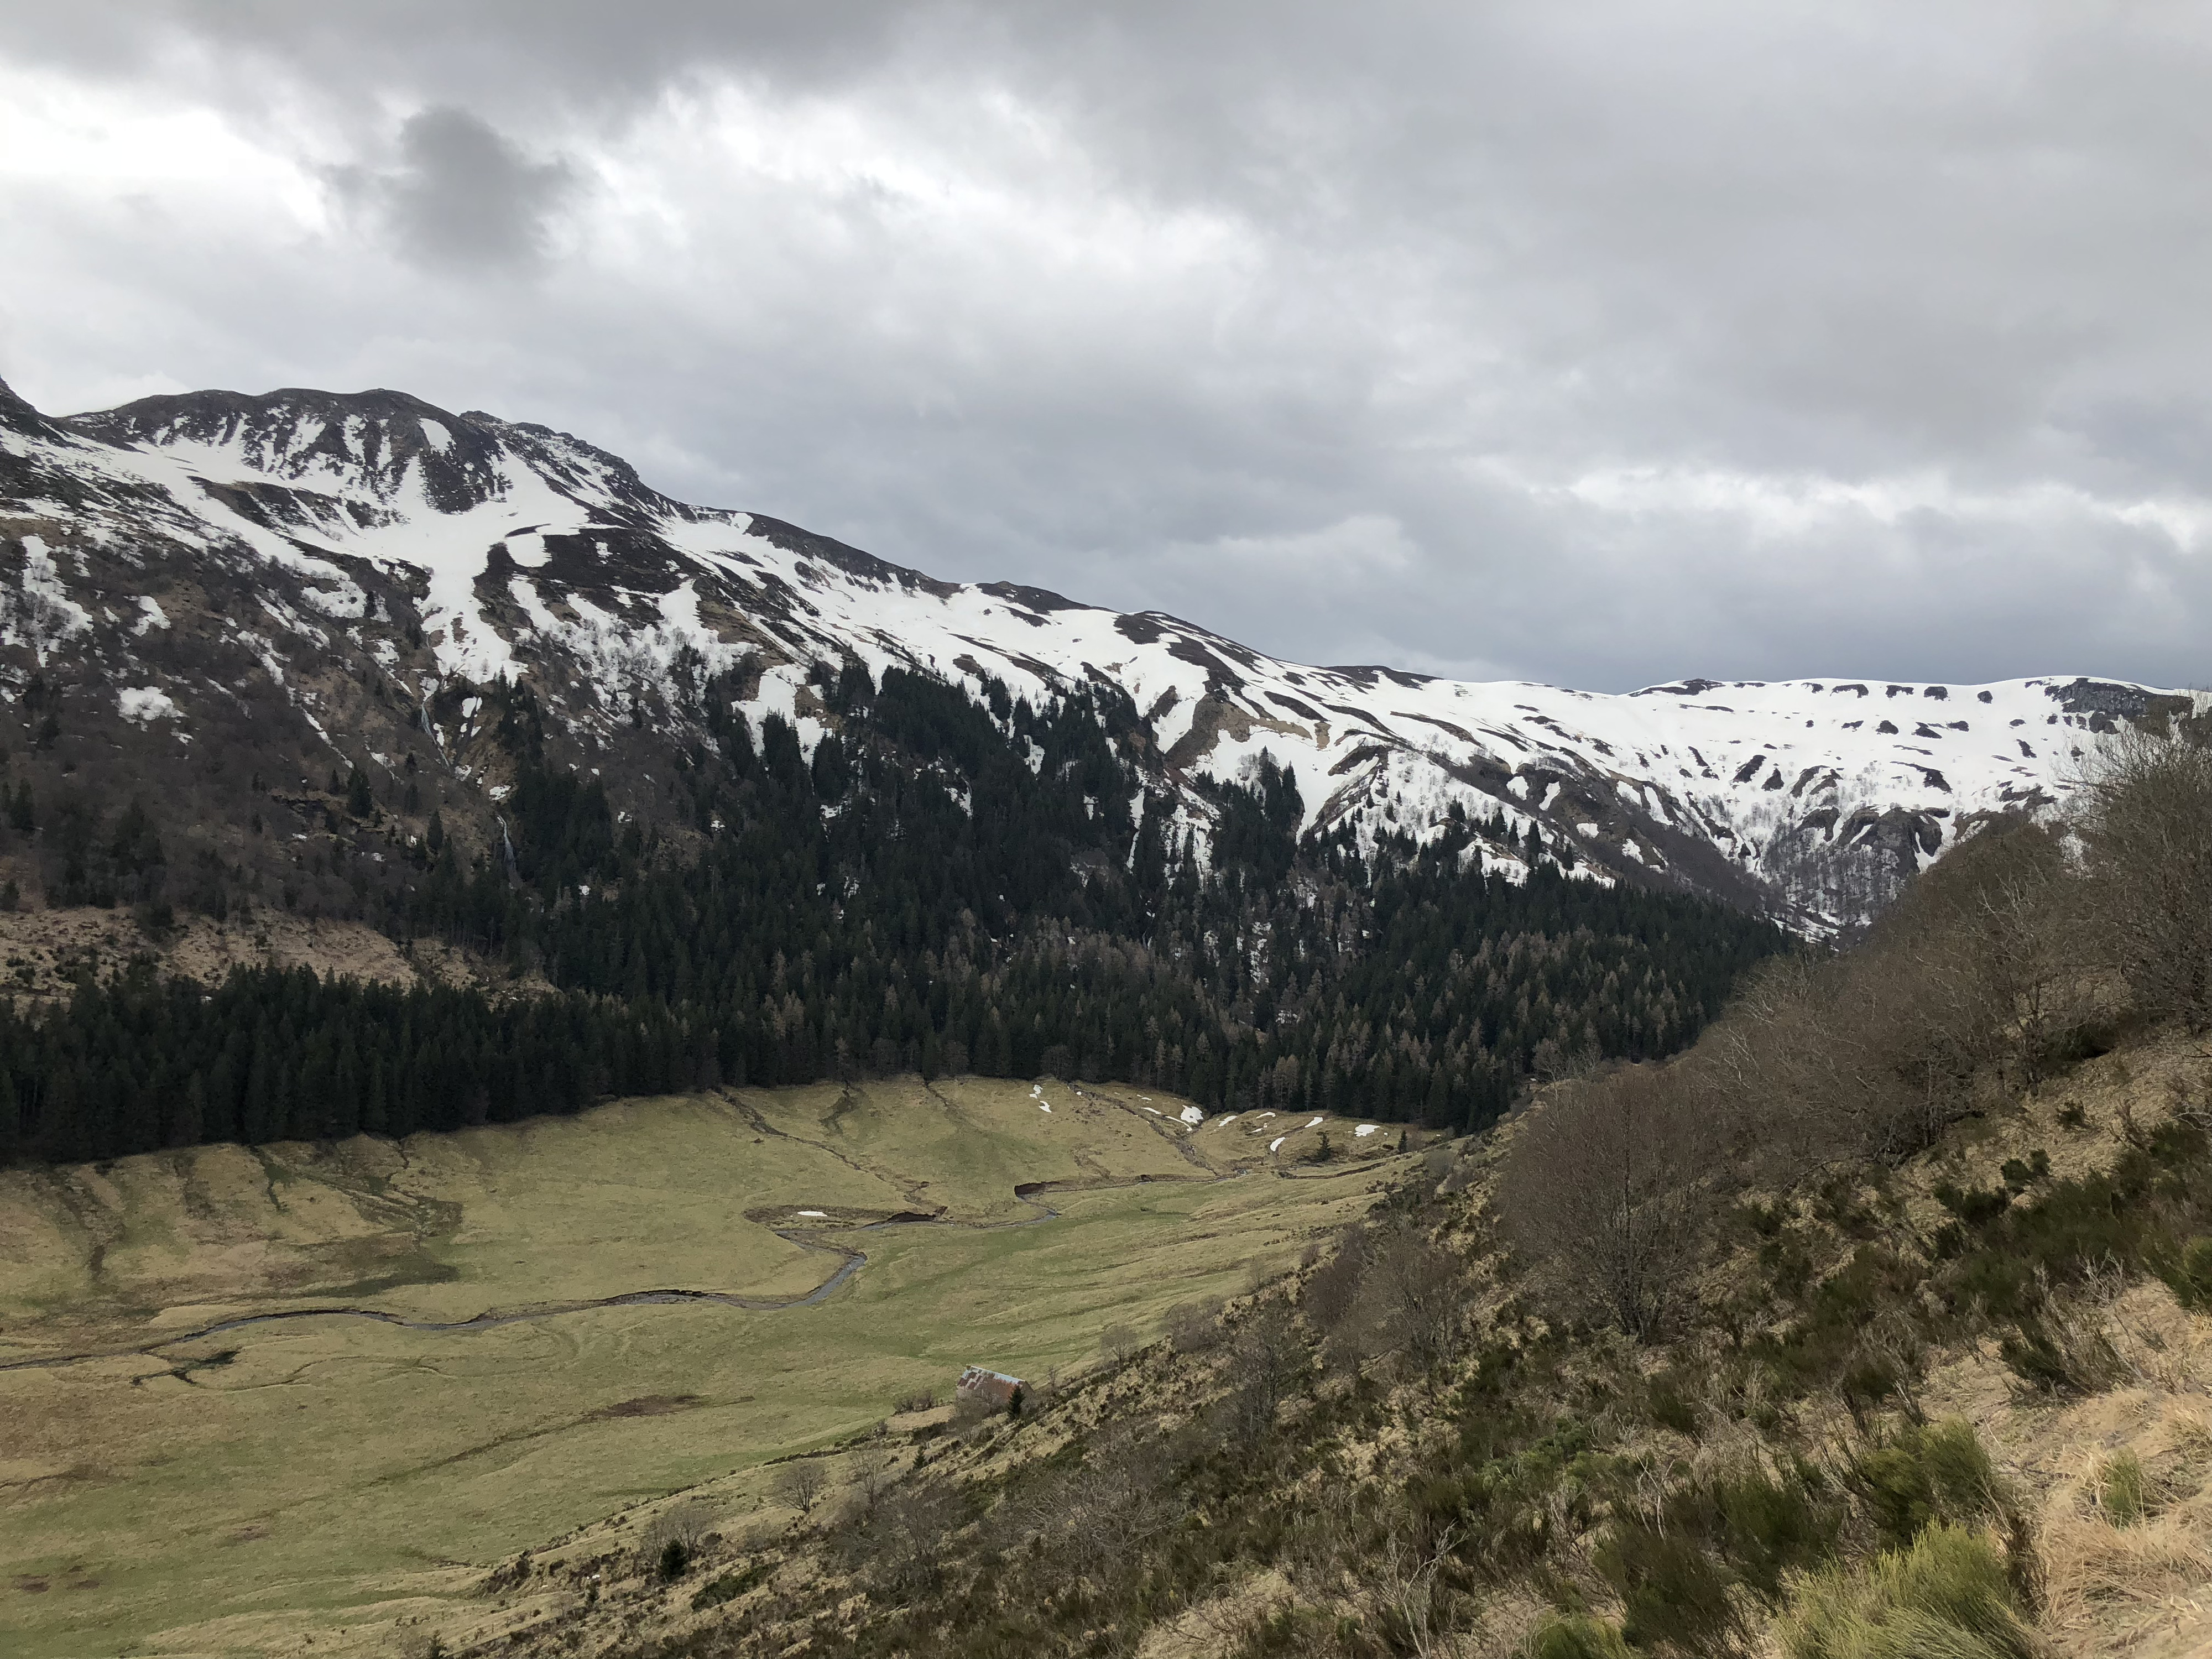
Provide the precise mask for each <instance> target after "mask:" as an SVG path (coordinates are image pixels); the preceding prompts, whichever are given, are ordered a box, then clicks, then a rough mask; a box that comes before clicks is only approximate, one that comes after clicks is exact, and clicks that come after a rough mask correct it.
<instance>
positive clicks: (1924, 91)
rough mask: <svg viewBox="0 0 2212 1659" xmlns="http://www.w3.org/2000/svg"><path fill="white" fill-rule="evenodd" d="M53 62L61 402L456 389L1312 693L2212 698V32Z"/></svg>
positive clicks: (43, 34)
mask: <svg viewBox="0 0 2212 1659" xmlns="http://www.w3.org/2000/svg"><path fill="white" fill-rule="evenodd" d="M17 21H18V24H19V25H20V27H15V28H14V29H12V30H11V33H10V39H9V44H8V45H6V46H0V73H4V75H5V76H6V77H7V81H6V85H5V87H4V88H0V91H4V92H5V93H6V94H7V98H6V100H4V101H5V102H6V103H7V104H8V105H9V107H10V108H11V109H13V110H14V111H15V113H14V114H13V115H12V116H11V117H9V118H10V119H12V120H14V121H15V123H16V124H17V126H16V127H15V129H11V131H20V132H23V133H27V134H28V135H29V137H30V138H31V139H33V140H35V141H36V142H35V143H9V144H0V154H4V153H7V152H9V151H12V152H13V153H14V154H15V155H17V156H19V157H27V158H29V159H27V160H22V159H19V160H17V161H13V162H11V163H9V164H7V165H6V166H5V167H0V210H5V211H6V212H7V214H8V216H9V223H10V224H11V226H12V227H14V228H15V231H16V236H15V240H16V241H17V243H18V257H17V258H16V259H15V262H14V264H13V266H12V269H11V271H10V274H9V276H8V278H7V282H6V284H5V286H4V288H0V374H6V375H7V376H8V378H9V379H10V380H12V381H13V382H14V383H15V384H16V385H17V386H19V387H21V388H22V389H24V390H25V391H26V392H29V393H31V394H33V395H34V396H38V397H40V398H41V399H42V400H43V401H45V402H46V403H48V404H52V405H56V406H70V405H75V404H85V403H91V402H97V401H103V400H108V401H112V400H113V399H114V398H118V397H121V396H124V395H127V394H128V393H129V392H131V391H133V390H148V389H154V388H155V386H191V385H203V384H242V385H246V386H268V385H275V384H284V383H322V384H329V385H335V386H341V387H344V386H361V385H371V384H389V385H401V386H408V387H410V389H412V390H414V391H416V392H420V393H421V394H422V395H424V396H426V397H429V398H434V399H437V400H440V401H443V402H447V403H449V404H453V405H456V406H473V407H485V408H491V409H495V410H500V411H501V412H504V413H507V414H509V415H512V416H517V417H520V418H526V419H535V420H544V421H548V422H554V423H556V424H560V425H562V426H566V427H568V428H572V429H574V430H576V431H578V432H579V433H581V434H583V435H586V436H588V437H590V438H592V439H593V440H594V441H599V442H600V443H602V444H604V445H605V446H606V447H611V448H613V449H616V450H617V451H620V452H622V453H626V454H628V455H629V456H630V457H631V458H632V459H635V461H636V462H637V463H638V464H639V465H641V467H642V468H643V469H644V470H645V471H646V472H647V476H648V477H651V478H652V479H653V481H654V482H655V483H659V484H660V485H661V486H663V487H664V488H667V489H671V490H674V491H676V492H678V493H680V494H684V495H690V496H691V497H693V498H696V499H706V500H710V501H714V502H716V503H718V504H727V505H733V506H743V507H757V508H759V509H760V510H763V511H766V512H771V513H776V514H777V515H779V516H781V517H785V518H788V519H793V520H799V521H801V522H804V523H807V524H809V525H810V526H813V527H816V528H817V529H820V530H823V531H825V532H829V533H832V534H836V535H839V536H841V537H842V538H845V539H847V540H848V541H852V542H854V543H856V544H860V545H862V546H866V547H869V548H871V549H872V550H875V551H878V552H879V553H882V554H884V555H885V556H890V557H893V558H896V559H898V560H900V561H902V562H908V563H913V564H917V565H920V566H922V567H923V568H928V569H931V570H933V571H937V572H939V573H940V574H945V575H949V576H956V577H963V578H994V577H1011V578H1014V579H1017V580H1024V581H1030V582H1034V583H1037V584H1040V585H1043V586H1053V587H1058V588H1060V589H1062V590H1063V591H1066V592H1071V593H1073V594H1076V595H1079V596H1080V597H1083V598H1086V599H1095V600H1097V601H1099V602H1102V603H1109V604H1114V605H1121V606H1123V607H1125V608H1132V609H1134V608H1144V607H1158V608H1161V609H1166V610H1170V611H1176V612H1177V613H1178V614H1182V615H1184V616H1188V617H1193V618H1194V619H1196V620H1199V621H1201V622H1204V623H1207V624H1209V625H1211V626H1213V627H1216V628H1218V629H1222V630H1223V631H1225V632H1228V633H1231V634H1232V635H1237V636H1238V637H1241V638H1243V639H1245V640H1247V641H1249V642H1251V643H1253V644H1255V645H1258V646H1261V647H1264V648H1267V649H1270V650H1273V651H1276V652H1279V653H1284V654H1286V655H1291V656H1296V657H1302V658H1305V659H1322V660H1334V661H1342V660H1383V661H1391V662H1396V663H1401V664H1404V665H1410V666H1415V667H1423V668H1427V669H1430V670H1432V671H1450V672H1460V673H1469V674H1486V675H1487V674H1521V675H1528V676H1530V677H1533V678H1545V679H1550V680H1554V681H1560V682H1565V683H1571V684H1584V685H1589V686H1592V687H1594V688H1617V687H1620V686H1625V685H1629V684H1640V683H1646V682H1650V681H1655V680H1659V679H1663V678H1672V677H1674V676H1676V675H1679V674H1685V673H1691V672H1696V673H1704V674H1709V675H1715V676H1745V677H1749V676H1778V675H1790V674H1799V673H1817V674H1834V673H1850V674H1857V675H1888V676H1891V677H1893V678H1910V677H1916V676H1917V677H1925V678H1938V677H1942V678H1977V677H1984V676H1986V677H1996V676H1999V675H2004V674H2013V673H2027V672H2039V671H2063V672H2077V671H2090V672H2100V673H2110V674H2119V675H2127V676H2131V677H2135V678H2145V679H2152V680H2160V681H2165V682H2169V683H2172V682H2192V681H2195V682H2201V681H2203V680H2205V679H2207V678H2212V653H2208V652H2207V651H2206V648H2205V646H2204V641H2206V640H2207V639H2208V638H2212V311H2208V308H2207V307H2205V306H2204V305H2203V295H2204V294H2205V293H2206V292H2212V194H2209V193H2208V192H2212V185H2208V182H2207V179H2208V175H2207V174H2206V173H2204V170H2203V167H2202V165H2201V160H2202V157H2203V155H2205V154H2207V153H2208V152H2212V95H2208V92H2212V17H2208V15H2206V14H2204V13H2203V12H2202V11H2201V10H2199V9H2185V8H2137V9H2130V10H2118V11H2111V12H2101V13H2097V14H2094V15H2092V14H2089V13H2086V12H2083V11H2081V9H2077V8H2071V7H2063V6H2057V5H2052V6H2038V5H2033V4H2029V5H2022V4H2018V3H2008V4H1995V3H1990V4H1956V5H1947V6H1938V7H1928V6H1925V5H1904V4H1897V5H1884V4H1873V5H1869V6H1866V7H1858V8H1845V9H1837V8H1832V7H1831V8H1814V7H1811V6H1790V5H1778V6H1753V5H1747V4H1733V5H1711V4H1699V3H1694V0H1690V3H1684V4H1681V5H1675V6H1668V7H1664V8H1655V7H1650V6H1644V5H1632V4H1626V3H1619V4H1604V3H1600V4H1596V5H1592V6H1587V7H1558V6H1553V5H1538V4H1526V5H1520V4H1504V5H1498V6H1485V7H1467V6H1463V5H1442V4H1437V5H1414V4H1395V5H1394V4H1389V3H1382V4H1377V5H1375V6H1370V7H1361V8H1357V9H1354V8H1349V7H1344V6H1341V5H1331V6H1324V5H1320V4H1310V3H1301V0H1280V3H1270V4H1267V5H1259V4H1251V5H1244V4H1223V5H1217V6H1207V7H1200V8H1194V7H1174V6H1168V5H1165V4H1157V5H1155V4H1136V3H1119V4H1108V5H1103V6H1102V5H1088V6H1082V7H1078V6H1073V5H1061V4H1056V3H1052V0H1035V3H1029V4H1023V5H1018V6H1017V5H1010V4H1009V5H987V4H968V5H868V4H856V5H854V6H839V7H822V6H818V5H817V6H802V5H798V4H795V3H794V4H766V3H754V4H740V5H727V4H705V3H699V4H674V3H659V4H655V3H642V0H641V3H637V4H632V5H628V6H624V7H620V8H617V7H611V6H606V5H601V4H585V3H581V0H574V3H564V0H537V3H529V4H525V3H522V0H483V3H480V4H476V5H471V6H465V7H455V6H452V5H431V4H428V3H416V0H386V3H381V4H376V5H368V6H359V7H349V8H305V7H297V6H290V5H282V4H277V3H274V0H267V3H264V0H240V3H238V4H235V5H229V6H225V7H222V8H185V7H181V6H173V5H166V4H153V3H146V4H125V5H114V4H102V3H98V0H88V3H83V4H80V5H76V6H70V7H50V8H41V9H37V10H36V11H35V12H33V13H32V14H30V15H26V16H25V17H23V18H21V19H19V20H17ZM119 112H152V113H150V114H144V115H143V120H144V121H146V122H149V123H153V124H154V125H152V126H150V127H149V130H148V131H149V135H151V136H149V137H145V138H144V139H143V144H142V147H143V149H144V150H145V151H146V155H144V156H143V157H142V158H141V160H139V161H135V162H134V161H132V160H131V156H130V155H123V154H120V153H119V152H116V151H114V150H113V149H112V148H111V149H110V150H98V149H97V148H96V146H95V147H93V149H89V150H88V148H87V147H88V145H90V144H91V141H90V140H88V139H85V138H83V137H82V134H84V133H85V132H87V131H93V130H94V129H96V128H101V126H102V124H103V123H105V124H106V126H107V127H108V128H112V130H114V131H129V130H131V129H130V124H129V122H128V121H126V120H124V119H122V118H121V115H120V113H119ZM164 121H166V122H167V123H169V124H170V125H169V126H166V127H165V126H161V125H160V123H161V122H164ZM194 123H198V124H200V125H193V124H194ZM25 124H28V125H25ZM172 129H173V130H174V131H178V132H182V133H187V134H199V135H201V137H199V138H196V139H194V140H193V142H206V143H216V140H214V139H209V138H206V137H205V131H206V130H210V129H211V130H214V131H219V132H220V133H221V134H222V135H224V136H223V137H222V140H221V142H222V143H224V144H228V145H229V146H231V147H232V148H231V150H229V151H225V152H224V154H225V155H229V154H232V153H235V155H237V157H238V158H239V160H238V161H235V162H234V163H233V162H222V163H220V164H218V162H214V161H211V162H210V164H209V165H208V167H205V168H204V169H203V170H202V171H201V172H199V173H192V174H191V175H190V176H183V175H181V174H180V173H179V169H178V168H176V167H173V166H167V165H165V164H162V163H161V161H160V160H159V157H158V156H157V155H155V152H156V151H158V150H159V149H161V144H162V143H163V142H164V141H163V140H162V139H161V137H160V135H161V133H164V132H167V131H171V130H172ZM103 130H104V129H103ZM57 135H58V136H57ZM73 135H74V136H73ZM114 142H115V143H116V144H118V145H123V146H124V148H125V149H127V148H128V146H127V144H124V141H123V140H121V139H118V140H116V141H114ZM72 145H74V146H76V148H74V149H72V148H71V146H72ZM134 153H135V152H134ZM87 154H92V155H94V160H93V161H86V160H84V159H83V158H84V156H85V155H87ZM42 156H44V157H46V158H47V159H46V160H45V161H41V160H40V157H42ZM100 158H105V159H100ZM103 167H104V168H106V172H101V171H100V168H103ZM88 168H90V169H92V172H91V174H90V175H89V182H88V173H87V169H88ZM288 168H289V169H290V170H291V173H294V174H296V181H295V182H294V183H290V184H288V183H287V182H286V180H287V178H288V177H289V176H290V175H289V174H288V173H287V171H286V170H287V169H288ZM334 180H335V181H337V184H336V185H335V186H333V185H332V184H331V181H334ZM318 204H321V205H320V206H319V205H318ZM333 205H334V206H335V207H336V208H337V209H339V211H335V212H332V211H328V209H329V208H331V207H332V206H333ZM486 271H490V272H498V271H526V272H528V273H529V275H530V276H531V278H532V280H530V281H529V282H527V283H489V284H486V283H478V282H473V281H471V280H467V278H468V277H469V276H471V274H473V273H478V272H486Z"/></svg>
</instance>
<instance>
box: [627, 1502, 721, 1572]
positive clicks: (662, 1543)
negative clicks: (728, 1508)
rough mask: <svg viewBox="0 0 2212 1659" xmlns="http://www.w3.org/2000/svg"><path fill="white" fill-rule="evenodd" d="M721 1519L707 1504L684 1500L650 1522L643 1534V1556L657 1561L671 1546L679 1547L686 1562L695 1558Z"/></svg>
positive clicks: (663, 1511)
mask: <svg viewBox="0 0 2212 1659" xmlns="http://www.w3.org/2000/svg"><path fill="white" fill-rule="evenodd" d="M719 1518H720V1516H719V1513H718V1511H716V1510H715V1509H714V1506H713V1505H712V1504H706V1503H702V1502H701V1501H700V1500H699V1499H698V1498H684V1499H681V1500H679V1501H678V1502H677V1503H674V1504H670V1505H669V1506H668V1508H666V1509H665V1510H662V1511H661V1512H660V1513H659V1515H657V1516H654V1517H653V1525H652V1526H651V1527H649V1528H647V1530H646V1534H645V1553H646V1555H647V1559H654V1560H657V1559H659V1557H660V1554H661V1553H662V1552H663V1551H665V1549H666V1548H667V1547H669V1546H670V1545H671V1544H677V1545H680V1546H682V1547H683V1550H684V1555H685V1557H686V1558H689V1557H691V1556H694V1555H696V1554H697V1553H699V1546H700V1545H701V1544H702V1543H703V1542H705V1541H706V1538H707V1534H709V1533H711V1532H712V1531H714V1522H716V1521H717V1520H718V1519H719Z"/></svg>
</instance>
